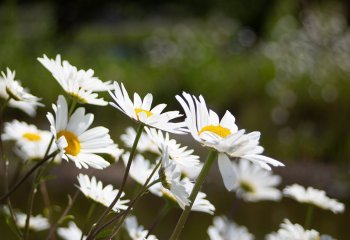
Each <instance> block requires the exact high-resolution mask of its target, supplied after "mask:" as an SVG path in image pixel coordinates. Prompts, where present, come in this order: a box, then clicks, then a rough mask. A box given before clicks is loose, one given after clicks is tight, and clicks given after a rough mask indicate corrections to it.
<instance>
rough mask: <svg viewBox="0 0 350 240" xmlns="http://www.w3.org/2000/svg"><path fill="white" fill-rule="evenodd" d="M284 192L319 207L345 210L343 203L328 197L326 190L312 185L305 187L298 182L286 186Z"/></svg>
mask: <svg viewBox="0 0 350 240" xmlns="http://www.w3.org/2000/svg"><path fill="white" fill-rule="evenodd" d="M283 194H284V195H285V196H287V197H290V198H293V199H295V200H296V201H298V202H302V203H309V204H312V205H315V206H317V207H319V208H322V209H325V210H330V211H332V212H333V213H342V212H344V210H345V206H344V204H343V203H340V202H338V201H337V200H335V199H331V198H329V197H327V195H326V192H325V191H322V190H318V189H315V188H312V187H308V188H306V189H305V188H304V187H303V186H300V185H298V184H293V185H291V186H287V187H285V189H284V190H283Z"/></svg>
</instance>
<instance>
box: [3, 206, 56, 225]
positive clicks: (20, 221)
mask: <svg viewBox="0 0 350 240" xmlns="http://www.w3.org/2000/svg"><path fill="white" fill-rule="evenodd" d="M3 211H4V212H5V214H6V215H10V210H9V209H8V208H7V207H4V208H3ZM14 217H15V221H16V225H17V226H18V227H19V228H24V227H25V226H26V220H27V214H25V213H22V212H19V211H14ZM49 227H50V223H49V220H48V219H47V218H45V217H43V216H42V215H41V214H39V215H36V216H30V219H29V228H30V229H32V230H33V231H43V230H46V229H48V228H49Z"/></svg>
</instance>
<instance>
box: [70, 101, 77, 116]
mask: <svg viewBox="0 0 350 240" xmlns="http://www.w3.org/2000/svg"><path fill="white" fill-rule="evenodd" d="M76 105H77V101H76V100H75V99H74V98H72V103H71V105H70V107H69V111H68V116H71V115H72V113H73V111H74V109H75V106H76Z"/></svg>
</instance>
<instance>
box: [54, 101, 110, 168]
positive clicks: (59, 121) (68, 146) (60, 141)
mask: <svg viewBox="0 0 350 240" xmlns="http://www.w3.org/2000/svg"><path fill="white" fill-rule="evenodd" d="M52 107H53V110H54V112H55V117H54V116H53V114H52V113H48V114H47V118H48V120H49V122H50V124H51V132H52V133H53V135H54V136H55V139H56V144H57V146H58V148H59V149H61V150H62V158H63V159H65V160H67V161H68V159H70V160H72V161H73V162H74V163H75V165H76V166H77V167H78V168H81V167H84V168H88V167H92V168H97V169H103V168H106V167H108V166H109V165H110V164H109V162H107V161H106V160H104V159H103V158H102V157H101V156H99V155H97V154H101V153H106V154H111V152H112V151H114V150H117V146H116V145H115V144H114V143H113V141H112V139H111V137H110V136H109V134H108V132H109V130H108V129H107V128H105V127H94V128H91V129H89V130H88V128H89V127H90V126H91V124H92V122H93V120H94V115H93V114H91V113H88V114H85V108H82V107H80V108H78V109H76V110H75V111H74V112H73V114H72V115H71V116H68V107H67V102H66V99H65V98H64V97H63V96H62V95H60V96H59V97H58V100H57V105H54V104H53V106H52Z"/></svg>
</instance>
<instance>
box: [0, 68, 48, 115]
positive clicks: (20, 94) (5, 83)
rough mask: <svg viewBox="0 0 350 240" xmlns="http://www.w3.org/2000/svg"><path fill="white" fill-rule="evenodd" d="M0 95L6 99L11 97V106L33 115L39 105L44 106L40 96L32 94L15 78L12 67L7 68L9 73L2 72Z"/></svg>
mask: <svg viewBox="0 0 350 240" xmlns="http://www.w3.org/2000/svg"><path fill="white" fill-rule="evenodd" d="M0 97H1V98H4V99H5V100H7V99H9V98H10V100H9V102H8V106H9V107H13V108H18V109H20V110H22V111H24V112H25V113H26V114H28V115H29V116H31V117H33V116H35V114H36V109H37V107H39V106H44V104H42V103H40V102H39V100H40V98H38V97H35V96H33V95H32V94H30V93H29V92H28V90H26V89H24V88H23V87H22V86H21V84H20V82H19V81H17V80H15V72H11V70H10V69H7V74H5V73H4V72H2V77H1V76H0Z"/></svg>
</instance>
